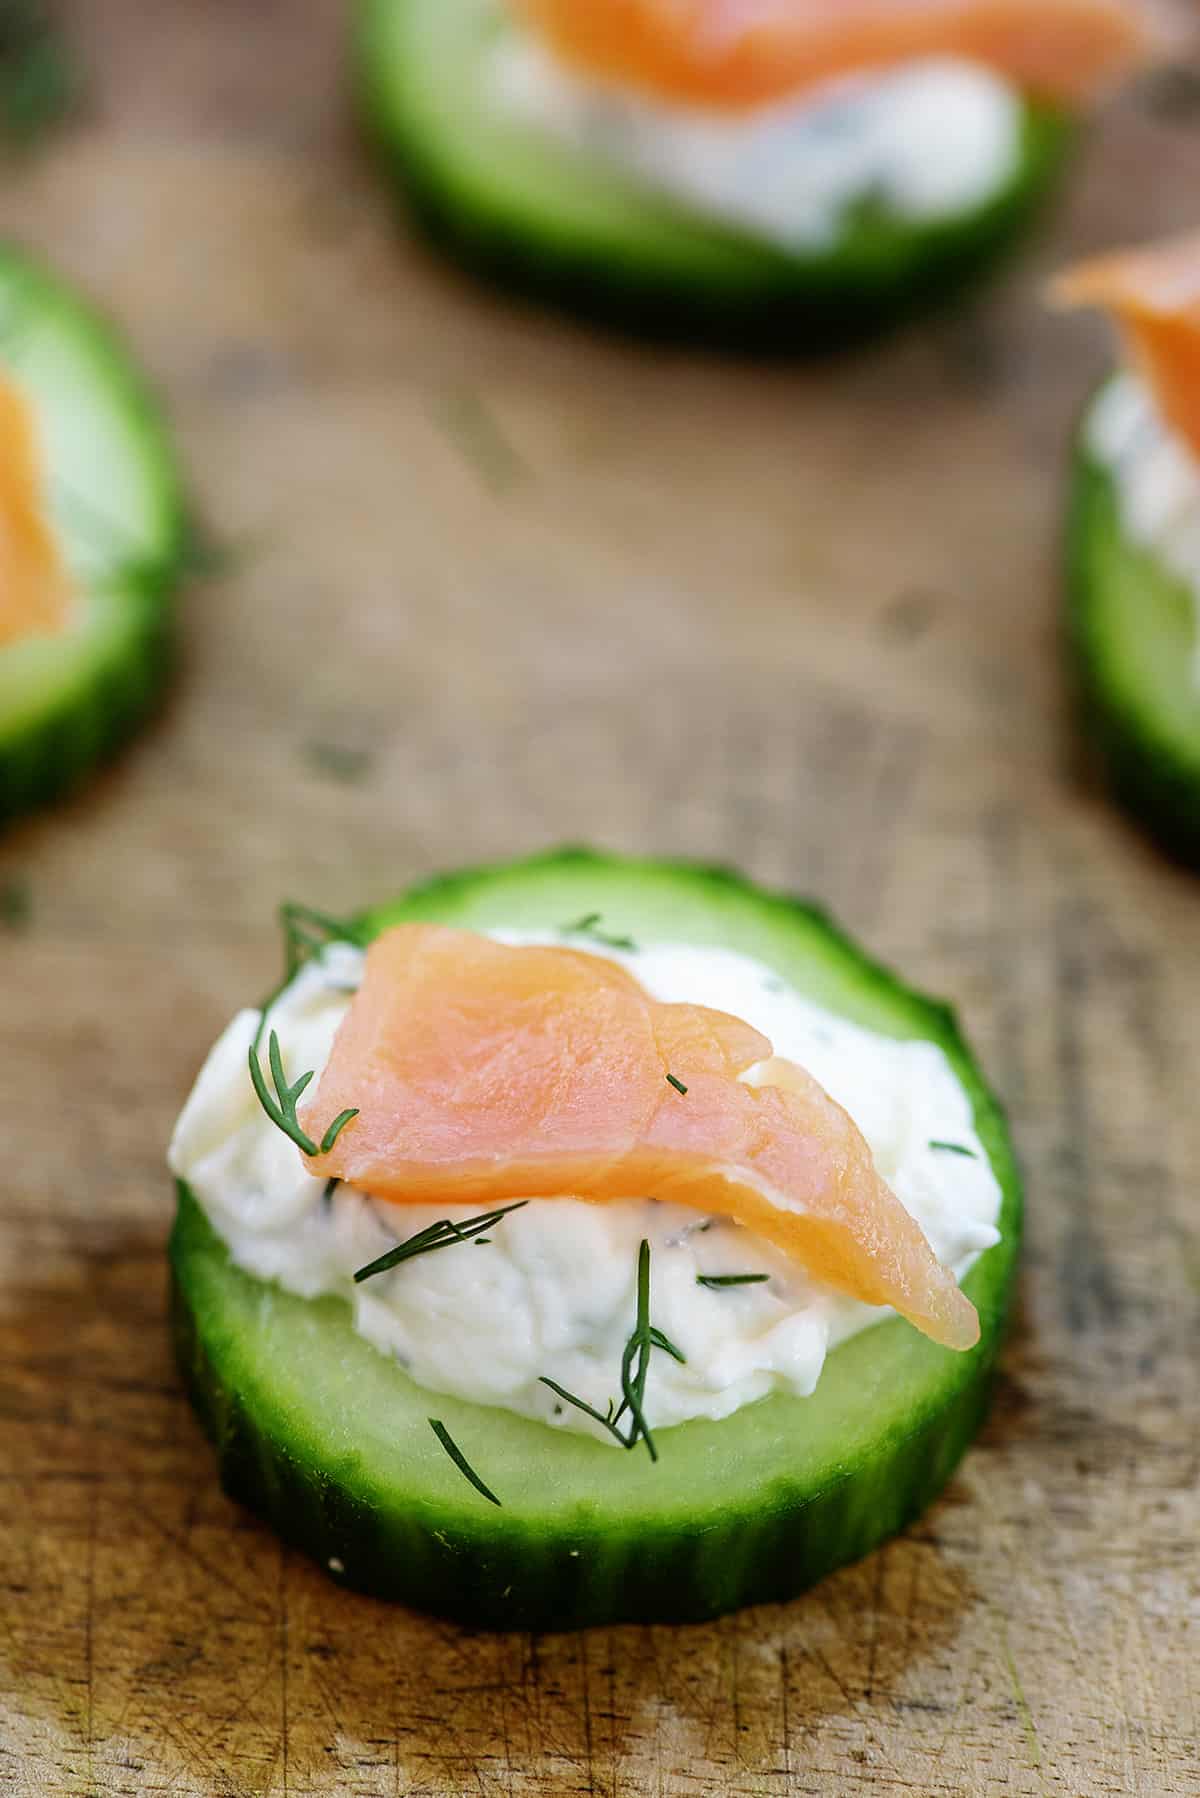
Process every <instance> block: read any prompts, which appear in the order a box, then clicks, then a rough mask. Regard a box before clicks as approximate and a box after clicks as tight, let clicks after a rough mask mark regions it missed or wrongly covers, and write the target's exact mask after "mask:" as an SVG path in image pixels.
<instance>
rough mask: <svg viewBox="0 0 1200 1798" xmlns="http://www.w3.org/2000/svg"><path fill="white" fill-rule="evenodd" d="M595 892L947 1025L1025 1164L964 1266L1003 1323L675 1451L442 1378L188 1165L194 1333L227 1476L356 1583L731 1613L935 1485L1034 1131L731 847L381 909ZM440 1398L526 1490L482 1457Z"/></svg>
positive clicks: (883, 1018)
mask: <svg viewBox="0 0 1200 1798" xmlns="http://www.w3.org/2000/svg"><path fill="white" fill-rule="evenodd" d="M592 911H600V912H602V913H603V916H604V922H605V928H606V929H611V930H614V931H617V932H619V933H626V932H628V933H629V934H631V935H632V936H633V937H634V938H635V940H636V939H637V938H638V936H639V935H640V936H641V937H642V938H643V939H650V938H654V937H661V938H665V937H672V938H675V939H676V940H679V941H687V942H696V943H713V944H722V945H726V946H728V947H731V948H735V949H740V950H743V951H744V952H745V953H747V954H749V955H754V956H757V957H758V958H759V959H760V960H761V961H763V962H765V963H767V964H769V965H770V966H771V967H773V968H775V969H776V970H777V971H778V973H779V974H780V975H781V976H782V977H783V978H784V979H786V980H789V981H791V982H794V984H795V985H796V986H797V987H799V988H800V989H801V990H803V991H804V992H806V993H809V994H811V995H812V996H813V997H814V998H815V999H817V1000H819V1001H820V1002H821V1003H822V1004H824V1005H826V1006H829V1007H832V1008H835V1009H836V1010H838V1011H839V1012H841V1013H844V1014H845V1015H846V1016H847V1017H849V1018H853V1019H855V1020H857V1021H858V1022H859V1023H861V1024H865V1025H867V1026H869V1027H870V1028H872V1029H874V1030H877V1031H881V1032H885V1033H887V1034H890V1035H893V1036H897V1037H923V1038H927V1039H929V1040H931V1041H934V1042H937V1043H939V1044H940V1045H941V1046H942V1047H943V1049H944V1050H945V1051H946V1054H947V1055H948V1056H949V1057H950V1060H951V1062H952V1064H953V1066H954V1068H955V1070H956V1072H957V1073H958V1075H959V1076H960V1078H961V1079H962V1081H963V1083H964V1086H965V1087H966V1089H967V1091H968V1093H969V1094H970V1097H971V1099H972V1102H973V1105H974V1108H975V1113H976V1124H977V1129H978V1131H979V1135H980V1139H981V1141H982V1142H983V1143H984V1145H985V1147H986V1149H987V1153H988V1156H989V1158H990V1160H991V1163H992V1166H993V1167H994V1169H995V1171H996V1174H997V1177H998V1178H999V1180H1000V1182H1001V1184H1002V1186H1003V1191H1004V1203H1003V1209H1002V1213H1001V1218H1000V1229H1001V1235H1002V1240H1001V1242H1000V1243H998V1244H997V1245H996V1247H994V1248H992V1249H989V1250H988V1251H987V1253H986V1254H985V1255H983V1256H982V1257H981V1259H980V1260H979V1261H978V1262H977V1263H976V1265H975V1267H974V1268H973V1269H972V1270H971V1273H970V1274H969V1276H968V1278H967V1280H966V1282H965V1287H966V1290H967V1291H968V1292H969V1294H970V1296H971V1298H972V1299H973V1300H974V1302H975V1304H976V1306H977V1307H978V1310H979V1316H980V1323H981V1327H982V1335H981V1340H980V1342H979V1345H978V1347H977V1348H975V1349H974V1350H972V1351H971V1352H970V1353H969V1354H965V1355H956V1354H953V1353H951V1352H950V1351H948V1350H945V1349H940V1348H937V1347H936V1346H935V1345H934V1344H933V1343H931V1342H929V1341H928V1340H926V1338H924V1337H922V1336H919V1335H918V1334H917V1332H916V1331H915V1330H913V1329H911V1328H909V1326H908V1325H907V1324H904V1323H901V1322H900V1321H898V1320H897V1321H894V1322H888V1323H882V1324H880V1325H878V1326H876V1327H874V1328H872V1329H870V1330H868V1331H866V1332H865V1333H864V1334H862V1335H860V1336H857V1337H854V1338H852V1339H851V1340H850V1341H849V1342H847V1343H845V1344H843V1345H842V1346H841V1347H840V1348H838V1349H837V1350H836V1351H835V1352H834V1353H833V1354H832V1355H831V1356H830V1357H829V1359H828V1361H827V1363H826V1366H825V1370H824V1372H823V1373H822V1375H821V1379H820V1383H819V1385H818V1387H817V1390H816V1392H815V1394H814V1395H813V1396H812V1397H811V1398H805V1399H798V1398H794V1397H790V1396H782V1395H779V1396H773V1397H770V1398H767V1399H763V1400H760V1401H759V1402H758V1403H757V1404H754V1405H750V1406H748V1407H746V1408H745V1409H743V1410H741V1411H739V1412H736V1413H735V1414H734V1415H733V1416H732V1417H728V1418H725V1419H723V1420H722V1421H720V1422H717V1423H710V1422H703V1421H702V1422H692V1423H687V1424H682V1425H678V1426H676V1427H675V1428H673V1429H668V1430H661V1431H659V1432H658V1433H657V1436H656V1441H657V1444H658V1449H659V1455H660V1459H659V1462H658V1464H657V1465H653V1464H651V1463H650V1461H649V1460H648V1458H647V1457H645V1456H644V1455H637V1454H626V1453H623V1452H621V1450H619V1449H616V1448H612V1447H610V1446H607V1445H606V1444H604V1443H601V1442H597V1441H593V1440H592V1439H591V1438H589V1437H585V1436H582V1435H575V1434H573V1433H567V1432H560V1431H557V1430H551V1429H548V1428H547V1427H546V1426H545V1425H544V1424H541V1423H538V1422H536V1421H534V1420H532V1419H528V1418H524V1417H518V1416H516V1415H515V1414H513V1413H510V1412H506V1411H502V1410H498V1409H493V1408H489V1407H485V1406H479V1405H475V1404H470V1403H467V1402H464V1401H462V1400H457V1399H452V1398H448V1397H444V1396H442V1395H441V1394H436V1395H435V1394H434V1393H431V1392H428V1391H423V1390H422V1389H420V1388H419V1387H417V1386H416V1385H414V1384H413V1382H412V1381H411V1380H410V1379H409V1378H408V1376H407V1375H406V1374H405V1373H404V1372H402V1370H401V1369H400V1367H399V1366H398V1365H397V1364H396V1363H395V1362H394V1361H392V1360H390V1359H389V1358H387V1357H386V1356H384V1355H382V1354H380V1353H379V1352H378V1351H377V1350H375V1349H373V1348H371V1347H370V1346H369V1345H368V1344H367V1343H366V1342H365V1341H364V1340H363V1339H362V1338H361V1337H359V1336H357V1335H356V1334H355V1333H354V1330H353V1328H352V1325H351V1322H350V1315H349V1311H348V1308H347V1307H346V1305H345V1304H344V1302H343V1301H342V1300H340V1299H334V1298H325V1299H321V1300H318V1301H315V1302H313V1301H309V1300H304V1299H300V1298H295V1297H292V1296H291V1295H289V1294H287V1293H284V1292H282V1291H281V1290H279V1289H278V1288H276V1287H274V1286H272V1285H268V1284H266V1283H263V1282H260V1281H258V1280H255V1279H253V1278H251V1277H250V1276H248V1275H246V1274H244V1273H242V1272H240V1271H238V1270H237V1269H236V1268H234V1267H233V1266H232V1265H231V1264H230V1261H229V1258H228V1256H227V1254H226V1252H225V1249H224V1247H223V1245H222V1244H221V1243H220V1241H219V1240H218V1238H217V1237H216V1235H215V1234H214V1232H213V1231H212V1229H211V1228H210V1226H209V1224H208V1222H207V1220H206V1218H205V1217H204V1215H203V1213H202V1212H201V1210H200V1208H199V1206H198V1205H197V1203H196V1202H195V1200H194V1199H193V1198H192V1196H191V1195H190V1194H189V1192H188V1191H187V1189H186V1188H181V1189H180V1194H179V1209H178V1215H177V1219H176V1224H175V1229H174V1233H173V1235H172V1239H171V1251H170V1252H171V1265H172V1269H173V1301H174V1302H173V1315H174V1320H175V1333H176V1342H177V1347H178V1354H179V1360H180V1365H181V1367H182V1369H183V1372H184V1375H185V1378H186V1381H187V1384H188V1387H189V1390H190V1392H191V1395H192V1398H193V1401H194V1403H195V1405H196V1408H197V1410H198V1412H199V1414H200V1417H201V1419H202V1420H203V1422H204V1425H205V1427H206V1429H207V1430H208V1433H209V1434H210V1436H211V1437H212V1439H213V1441H214V1442H215V1444H216V1447H217V1454H218V1458H219V1461H220V1467H221V1475H222V1479H223V1482H224V1484H225V1487H226V1489H227V1490H228V1491H229V1492H230V1493H231V1494H232V1495H233V1496H235V1497H237V1498H239V1499H241V1500H243V1501H244V1502H245V1503H246V1504H248V1505H250V1506H251V1507H252V1508H253V1509H254V1510H256V1511H258V1512H259V1513H260V1514H261V1515H262V1516H263V1517H265V1518H266V1519H267V1520H268V1521H269V1522H270V1523H272V1524H273V1525H274V1527H275V1528H276V1529H277V1530H278V1531H279V1532H280V1533H281V1534H282V1535H283V1536H284V1537H286V1538H287V1540H288V1541H290V1542H292V1543H294V1544H296V1545H297V1546H299V1547H300V1548H303V1549H304V1550H306V1551H307V1552H308V1553H309V1554H311V1555H312V1556H314V1557H315V1559H316V1560H317V1561H319V1562H320V1563H321V1564H322V1565H323V1566H325V1567H327V1568H328V1569H329V1570H330V1571H331V1572H332V1573H333V1574H334V1575H335V1577H337V1578H338V1579H340V1580H343V1581H344V1582H345V1583H346V1584H347V1585H351V1586H354V1587H356V1588H359V1589H361V1590H363V1591H367V1592H372V1593H375V1594H377V1595H379V1596H381V1597H388V1598H398V1599H403V1600H405V1601H407V1602H409V1603H411V1604H415V1605H418V1606H420V1607H422V1608H423V1609H426V1610H431V1611H436V1612H439V1613H442V1614H444V1615H448V1616H452V1617H458V1618H461V1619H463V1620H464V1621H466V1622H468V1623H472V1624H477V1625H484V1626H492V1627H502V1628H516V1627H522V1628H536V1629H548V1628H564V1627H569V1626H575V1625H583V1624H593V1623H605V1622H614V1621H618V1620H646V1621H670V1620H684V1619H689V1618H700V1617H708V1616H712V1615H714V1614H716V1613H718V1612H721V1611H726V1610H729V1609H731V1608H733V1607H735V1606H737V1605H743V1604H749V1603H751V1602H755V1601H758V1600H768V1599H782V1598H787V1597H789V1596H790V1595H792V1594H793V1593H795V1592H798V1591H800V1590H801V1589H802V1588H803V1587H805V1586H807V1585H809V1584H811V1583H812V1581H814V1580H816V1579H819V1578H820V1577H821V1575H822V1574H824V1573H826V1572H828V1571H829V1570H830V1569H831V1568H834V1567H837V1566H839V1565H840V1564H841V1563H843V1562H845V1561H849V1560H852V1559H854V1558H856V1557H857V1556H859V1555H862V1554H865V1553H866V1552H867V1550H868V1549H870V1548H873V1547H874V1546H875V1544H876V1543H878V1542H880V1541H882V1540H883V1539H884V1537H886V1536H889V1535H891V1534H892V1533H893V1532H894V1531H896V1530H898V1529H899V1528H900V1527H901V1526H902V1525H903V1524H904V1523H906V1522H907V1521H908V1520H909V1519H910V1518H912V1517H914V1516H916V1514H917V1513H918V1512H919V1511H920V1510H921V1509H922V1508H923V1507H924V1506H925V1505H926V1504H928V1503H929V1501H930V1500H931V1499H932V1498H933V1496H934V1494H935V1493H936V1492H937V1491H938V1489H939V1488H940V1487H941V1486H942V1484H943V1483H944V1481H945V1480H946V1479H947V1477H948V1476H949V1474H950V1472H951V1470H952V1469H953V1467H954V1465H955V1463H956V1462H957V1461H958V1458H959V1456H960V1455H961V1454H962V1452H963V1450H964V1449H965V1447H966V1445H967V1443H968V1442H969V1441H970V1438H971V1436H972V1435H973V1433H974V1431H975V1429H976V1427H977V1426H978V1424H979V1422H980V1419H981V1417H982V1415H983V1412H984V1408H985V1405H986V1401H987V1391H988V1384H989V1374H990V1371H991V1367H992V1364H993V1361H994V1358H995V1355H996V1350H997V1345H998V1342H999V1339H1000V1335H1001V1330H1002V1325H1003V1321H1004V1314H1005V1309H1006V1306H1007V1302H1008V1296H1009V1290H1010V1286H1011V1284H1012V1278H1013V1270H1014V1266H1015V1261H1016V1255H1017V1247H1018V1240H1019V1235H1020V1217H1021V1194H1020V1186H1019V1182H1018V1177H1017V1172H1016V1168H1015V1164H1014V1161H1013V1156H1012V1150H1011V1148H1010V1145H1009V1140H1008V1136H1007V1134H1006V1131H1005V1127H1004V1123H1003V1120H1002V1117H1001V1114H1000V1112H999V1110H998V1108H997V1106H996V1103H995V1101H994V1100H993V1098H992V1097H991V1095H990V1093H989V1092H988V1090H987V1088H986V1086H985V1085H984V1082H983V1080H982V1078H981V1076H980V1074H979V1073H978V1071H977V1069H976V1067H975V1064H974V1062H973V1061H972V1060H971V1057H970V1055H969V1054H968V1051H967V1050H966V1048H965V1047H964V1045H963V1042H962V1040H961V1038H960V1037H959V1035H958V1031H957V1029H956V1026H955V1023H954V1019H953V1017H952V1015H951V1014H950V1012H949V1011H947V1010H946V1009H945V1008H944V1007H943V1006H940V1005H936V1004H933V1003H931V1002H930V1001H929V1000H928V999H924V998H922V997H921V996H920V995H919V994H917V993H914V992H912V991H911V990H910V989H909V988H907V987H905V986H903V985H901V984H900V982H899V981H897V980H896V979H895V978H894V977H893V976H892V975H891V974H889V973H888V972H887V971H886V970H885V969H883V968H881V967H879V966H878V965H877V964H876V963H874V962H872V961H870V960H868V959H867V957H866V956H864V955H863V954H862V953H861V952H860V951H859V950H858V949H857V948H856V947H855V946H854V944H852V943H851V942H849V941H848V940H847V939H846V938H845V937H843V936H842V935H840V933H839V932H838V931H837V930H836V928H835V927H834V926H833V925H832V924H831V923H830V922H829V920H828V919H827V918H825V917H824V916H823V915H822V914H821V913H820V912H818V911H816V910H814V909H812V908H811V907H809V906H806V905H802V904H799V903H797V902H796V901H794V900H791V899H788V898H784V897H781V896H778V895H776V894H771V893H766V892H763V891H761V890H759V889H758V888H756V887H753V886H751V885H749V884H748V883H747V882H745V881H744V880H741V879H740V878H738V877H737V876H736V875H733V874H730V873H727V872H724V871H722V870H719V869H710V868H702V867H694V866H690V865H686V864H682V865H676V864H671V863H663V862H648V861H647V862H642V861H623V860H619V859H617V858H613V857H606V856H599V855H595V854H592V853H590V852H588V851H585V850H564V851H560V852H558V853H556V854H552V855H549V856H545V857H541V858H538V859H535V860H533V861H528V862H520V863H515V864H512V865H509V866H502V867H496V868H484V869H477V870H473V871H469V872H466V873H461V874H456V875H452V876H450V877H448V878H445V879H441V880H436V881H433V882H431V883H430V884H429V885H426V886H422V887H418V888H417V889H416V890H415V891H414V892H411V893H409V894H408V895H406V896H405V897H403V898H401V899H400V900H398V901H397V902H396V903H394V904H392V905H388V906H384V907H382V908H381V909H379V910H376V911H373V912H369V913H367V914H366V915H365V916H364V917H363V918H362V919H361V920H360V921H359V926H358V934H360V935H361V937H362V938H363V939H364V940H366V939H368V938H370V937H371V936H372V935H374V934H375V933H377V932H378V931H379V930H381V929H383V928H384V927H385V926H386V925H388V924H391V923H394V922H396V921H398V920H401V919H436V920H440V921H442V922H445V923H448V924H457V925H461V926H465V927H467V928H479V929H483V928H487V927H489V926H499V925H501V924H505V925H509V926H517V927H524V928H546V927H556V926H561V925H562V924H563V923H564V922H566V921H567V920H569V919H571V918H573V917H579V916H581V915H582V914H584V913H585V912H592ZM430 1416H435V1417H437V1418H439V1419H441V1420H442V1421H443V1422H444V1423H445V1425H446V1427H447V1428H448V1430H449V1431H450V1434H451V1436H452V1437H453V1438H454V1440H455V1442H456V1443H457V1444H458V1446H459V1447H460V1448H461V1450H462V1451H463V1453H464V1454H465V1455H466V1457H467V1459H468V1460H469V1461H470V1462H471V1464H472V1465H473V1466H474V1468H475V1469H476V1471H477V1472H478V1474H479V1475H480V1477H481V1478H482V1479H483V1480H485V1481H486V1483H487V1485H488V1486H490V1487H491V1489H492V1490H493V1491H494V1492H495V1493H496V1494H497V1495H498V1496H499V1498H500V1500H501V1508H499V1509H497V1508H496V1507H494V1506H493V1505H491V1504H489V1503H487V1501H486V1500H485V1499H483V1498H482V1497H480V1496H479V1495H478V1494H477V1493H475V1492H474V1491H472V1489H471V1487H470V1486H469V1485H468V1484H467V1483H466V1481H465V1480H464V1479H463V1478H462V1476H461V1475H460V1473H459V1472H458V1471H457V1470H456V1469H455V1467H454V1466H453V1465H452V1463H451V1462H450V1461H449V1459H448V1458H447V1456H446V1455H445V1453H444V1452H443V1450H442V1448H441V1447H440V1445H439V1443H438V1441H437V1440H436V1438H435V1436H434V1434H433V1432H432V1431H431V1429H430V1428H429V1422H428V1420H429V1418H430Z"/></svg>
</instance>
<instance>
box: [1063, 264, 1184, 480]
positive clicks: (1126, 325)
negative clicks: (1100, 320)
mask: <svg viewBox="0 0 1200 1798" xmlns="http://www.w3.org/2000/svg"><path fill="white" fill-rule="evenodd" d="M1050 291H1051V297H1052V299H1054V300H1055V301H1056V302H1057V303H1058V304H1059V305H1061V306H1067V307H1070V306H1100V307H1103V308H1104V309H1105V310H1106V311H1108V312H1111V313H1112V315H1113V317H1114V318H1115V319H1116V320H1117V323H1118V324H1119V325H1120V327H1121V329H1122V332H1123V333H1124V336H1125V339H1126V342H1127V343H1128V346H1129V352H1130V356H1131V358H1132V360H1133V362H1134V364H1135V366H1137V367H1138V368H1139V369H1140V370H1141V371H1142V373H1143V374H1144V375H1145V377H1146V379H1147V381H1148V382H1149V383H1150V386H1151V388H1152V389H1153V391H1154V397H1155V400H1156V402H1157V405H1158V409H1159V411H1160V412H1161V414H1162V416H1163V417H1164V418H1165V419H1166V421H1167V423H1168V424H1169V425H1170V426H1171V427H1172V429H1173V430H1176V431H1178V432H1179V434H1180V436H1181V437H1183V438H1184V439H1185V440H1186V441H1187V443H1188V444H1190V446H1191V448H1192V449H1194V450H1195V452H1196V454H1197V455H1200V231H1191V232H1187V233H1185V234H1184V235H1183V236H1180V237H1172V238H1168V239H1167V240H1166V241H1165V242H1163V243H1157V244H1147V245H1145V246H1144V247H1142V248H1141V249H1134V250H1114V251H1112V252H1111V253H1110V254H1109V255H1106V256H1094V257H1092V258H1091V259H1090V260H1089V261H1087V262H1081V263H1079V264H1077V265H1076V267H1074V268H1069V269H1067V271H1066V272H1065V273H1064V274H1062V275H1060V276H1059V277H1058V279H1057V281H1055V282H1054V284H1053V286H1052V287H1051V290H1050Z"/></svg>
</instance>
